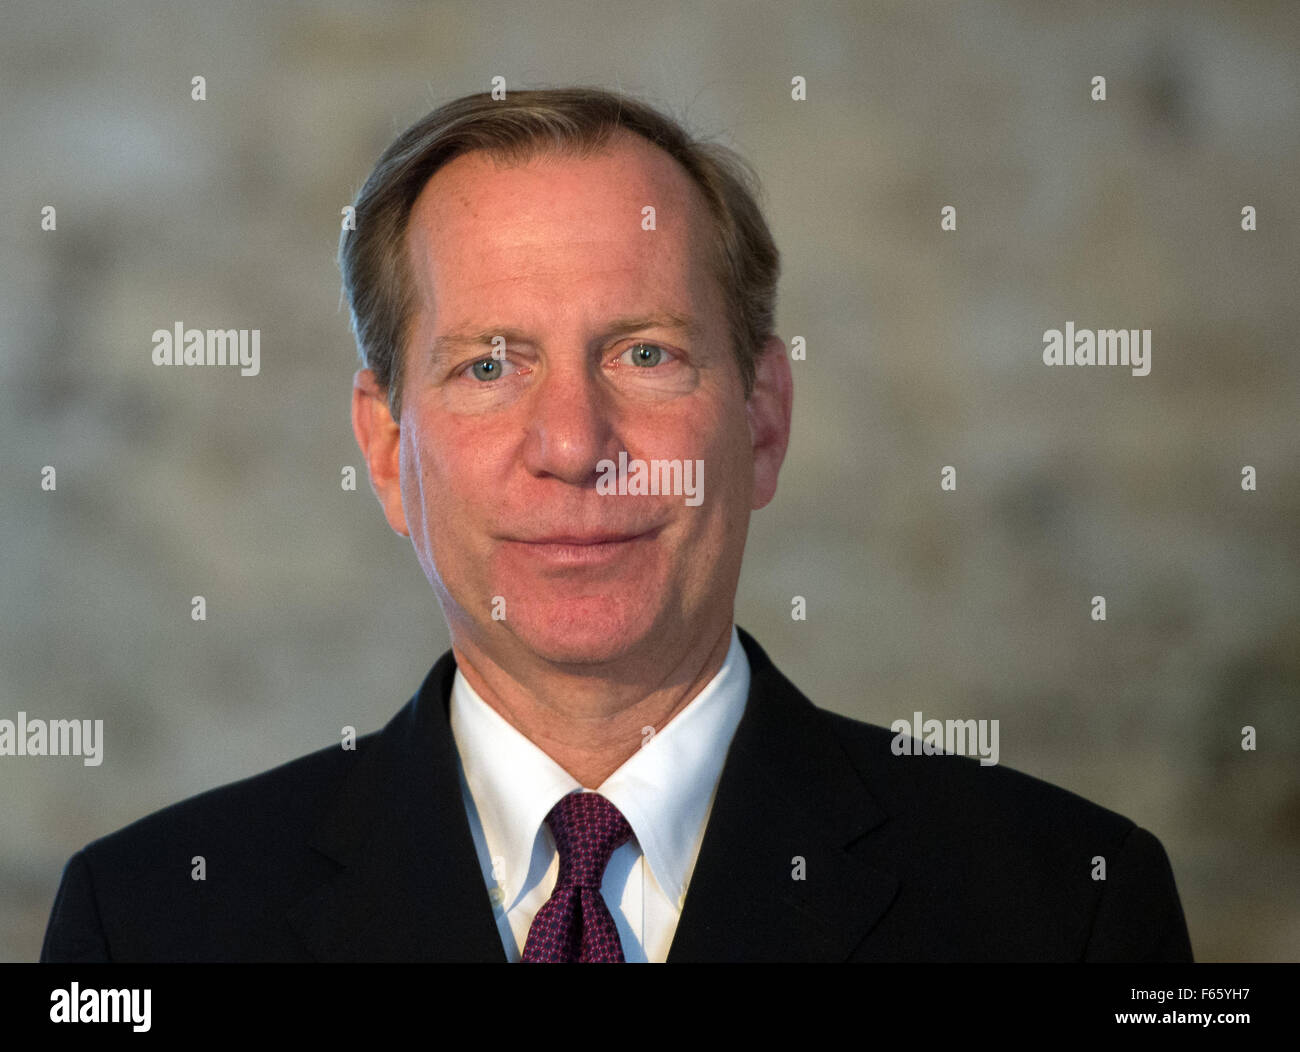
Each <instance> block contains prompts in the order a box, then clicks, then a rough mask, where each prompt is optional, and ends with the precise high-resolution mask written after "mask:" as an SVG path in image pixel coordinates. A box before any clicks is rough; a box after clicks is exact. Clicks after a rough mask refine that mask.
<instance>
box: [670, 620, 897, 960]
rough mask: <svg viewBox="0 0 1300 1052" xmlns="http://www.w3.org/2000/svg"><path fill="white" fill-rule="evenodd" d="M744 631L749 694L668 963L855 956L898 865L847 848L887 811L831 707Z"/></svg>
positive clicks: (890, 894)
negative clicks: (851, 755)
mask: <svg viewBox="0 0 1300 1052" xmlns="http://www.w3.org/2000/svg"><path fill="white" fill-rule="evenodd" d="M740 636H741V642H742V643H743V644H744V646H745V652H746V654H747V656H748V658H749V662H750V673H751V679H750V690H749V698H748V701H747V703H746V706H745V714H744V716H743V717H742V718H741V721H740V724H739V726H738V727H737V728H736V734H735V737H734V739H733V741H732V744H731V749H730V750H729V752H728V754H727V760H726V763H725V765H724V767H723V770H722V776H721V778H720V780H719V783H718V791H717V795H716V797H715V799H714V803H713V811H712V813H711V814H710V817H709V823H708V826H707V828H706V830H705V835H704V841H703V843H702V845H701V847H700V854H699V858H698V859H697V861H696V865H695V870H694V872H693V874H692V876H691V881H690V885H689V887H688V889H687V893H686V901H685V904H684V906H683V909H682V914H681V918H680V920H679V922H678V925H677V933H676V935H675V936H674V938H673V943H672V948H671V949H670V951H669V954H668V960H669V962H679V961H843V960H846V959H847V958H848V957H849V956H850V955H851V954H852V952H853V950H854V948H855V947H856V946H857V945H858V944H859V943H861V942H862V940H863V939H864V938H865V937H866V935H867V933H868V931H870V929H871V928H872V927H873V926H874V925H875V923H876V922H877V921H878V920H879V919H880V917H881V916H882V915H883V914H884V913H885V911H886V910H887V909H888V908H889V905H890V903H891V902H892V900H893V898H894V895H895V893H896V892H897V890H898V880H897V878H895V877H894V876H893V875H892V874H890V873H887V872H884V871H883V870H880V869H878V868H876V867H874V866H872V865H870V864H869V863H868V862H866V861H864V859H863V858H862V856H861V855H860V854H851V853H850V852H848V851H846V850H845V849H846V848H847V847H848V846H849V845H850V844H851V843H853V842H854V841H855V840H858V839H859V838H861V837H862V836H863V835H864V834H866V833H867V832H868V831H869V830H871V829H873V828H875V827H876V826H878V825H880V823H881V822H883V821H884V820H885V818H886V815H885V813H884V811H883V810H882V809H881V808H880V806H879V805H878V804H877V803H876V802H875V801H874V799H872V797H871V796H870V794H869V793H868V791H867V788H866V786H865V785H864V784H863V782H862V779H861V778H860V777H859V776H858V775H857V773H856V771H854V769H853V767H852V765H851V764H850V762H849V760H848V757H847V756H846V755H845V753H844V750H843V749H842V748H841V747H840V745H839V744H838V742H836V741H835V739H834V738H833V737H832V735H831V734H830V733H829V731H828V729H827V728H826V726H825V723H824V720H825V716H824V714H822V713H820V712H819V710H817V709H816V708H815V707H814V706H813V704H812V703H811V702H810V701H809V700H808V699H807V698H805V697H804V696H803V695H802V694H800V693H799V691H798V690H797V689H796V688H795V687H794V685H793V684H791V683H790V681H789V680H787V679H786V678H785V677H784V676H783V675H781V673H780V672H779V671H777V669H776V668H775V666H773V664H772V663H771V661H770V660H769V659H768V657H767V655H766V654H765V653H764V652H763V649H762V648H761V647H760V646H759V645H758V644H757V643H756V642H754V640H753V639H752V638H751V637H750V636H749V635H748V634H747V633H745V632H743V631H742V632H741V633H740ZM797 858H801V859H803V863H804V871H803V879H801V880H799V879H794V878H795V873H796V866H797V862H796V861H795V860H796V859H797Z"/></svg>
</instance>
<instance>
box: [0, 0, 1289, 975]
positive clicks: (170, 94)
mask: <svg viewBox="0 0 1300 1052" xmlns="http://www.w3.org/2000/svg"><path fill="white" fill-rule="evenodd" d="M1063 8H1064V5H1041V4H1034V3H1024V4H1015V3H987V4H985V3H981V4H962V5H944V4H907V5H894V4H888V5H883V4H882V5H877V4H866V3H851V4H827V3H806V4H802V5H798V6H797V7H796V5H789V4H781V5H773V6H767V5H759V4H725V3H712V4H708V5H707V6H704V5H693V4H675V5H667V4H649V5H640V4H639V5H620V4H607V3H603V2H598V3H565V4H554V3H537V4H531V5H520V6H519V8H517V9H516V8H515V7H513V6H503V5H501V4H497V3H489V2H484V0H473V2H469V3H450V4H437V5H427V6H426V5H407V4H396V5H374V6H370V7H366V8H362V7H358V6H354V5H344V4H331V3H323V4H322V3H317V4H312V5H310V6H305V5H304V6H297V5H291V4H273V5H271V4H267V5H259V4H240V5H218V4H213V3H208V2H197V0H186V2H172V3H166V4H156V5H145V4H131V3H119V4H113V5H85V6H82V5H75V4H66V3H65V4H57V5H54V4H47V3H44V2H39V0H22V2H17V3H7V4H6V5H5V7H4V11H3V14H2V15H0V20H2V21H0V29H2V30H3V31H2V32H0V99H3V111H2V116H0V121H2V122H3V123H2V124H0V142H2V143H3V149H2V150H0V188H2V190H3V196H4V204H5V207H4V209H3V213H2V215H0V224H2V228H3V239H2V240H0V264H2V265H3V270H4V274H5V280H4V282H3V283H0V378H2V390H0V443H2V448H3V455H2V456H0V493H2V494H3V497H2V500H0V536H2V537H3V543H2V545H0V604H3V617H2V619H0V718H10V719H12V718H14V717H15V716H16V714H17V712H18V711H20V710H22V711H25V712H27V713H28V714H29V715H31V716H34V717H41V718H45V719H54V718H79V719H103V720H104V721H105V738H106V744H105V761H104V763H103V765H102V766H101V767H98V768H88V767H84V766H83V765H82V764H81V761H80V760H79V759H76V758H69V757H64V758H53V757H47V758H44V759H38V758H31V757H0V959H15V960H24V959H34V958H35V957H36V955H37V953H38V952H39V946H40V938H41V934H42V932H43V929H44V925H45V920H46V917H47V915H48V911H49V908H50V905H51V903H52V901H53V896H54V892H55V889H56V887H57V884H58V880H59V876H60V872H61V868H62V865H63V863H64V862H65V861H66V859H67V858H68V856H69V855H70V854H71V853H72V852H73V851H75V850H76V849H77V848H79V847H81V846H82V845H83V844H84V843H86V842H87V841H88V840H90V839H93V838H95V837H97V836H100V835H103V834H105V833H108V832H110V831H112V830H114V829H116V828H118V827H120V826H122V825H124V824H125V823H127V822H129V821H132V820H133V819H135V818H137V817H140V816H141V815H143V814H145V813H147V812H149V811H152V810H155V809H157V808H159V807H161V806H164V805H166V804H168V803H171V802H173V801H176V800H178V799H180V798H182V797H184V796H187V795H190V794H192V793H195V792H198V791H200V790H203V789H206V788H209V787H212V786H215V785H218V784H221V783H224V782H228V781H231V780H234V779H235V778H239V777H243V776H245V775H249V774H253V773H256V772H258V771H261V770H264V769H266V768H268V767H270V766H272V765H274V764H277V763H279V762H281V761H284V760H287V759H290V758H292V757H294V756H297V755H300V754H302V753H305V752H308V751H310V750H313V749H316V748H319V747H322V746H325V745H328V744H331V743H336V742H337V741H338V734H339V728H340V727H341V726H342V725H343V724H348V723H351V724H354V725H356V726H357V727H358V728H359V729H360V730H362V731H369V730H372V729H375V728H377V727H379V726H382V724H383V723H384V722H386V721H387V719H388V718H389V716H390V715H391V714H392V713H393V712H394V711H396V709H397V708H398V707H399V706H400V705H401V704H402V703H403V702H404V701H405V700H406V699H407V698H408V697H409V695H410V694H411V693H412V692H413V690H414V689H415V687H416V686H417V685H418V684H419V682H420V680H421V678H422V677H423V675H424V673H425V671H426V670H427V668H428V666H429V665H430V664H431V663H432V662H433V660H434V659H435V658H436V657H437V655H438V654H439V653H441V651H442V650H443V649H444V648H445V645H446V641H447V640H446V630H445V628H444V626H443V623H442V620H441V616H440V614H439V612H438V609H437V606H436V603H435V602H434V599H433V596H432V593H431V591H430V589H429V586H428V583H427V582H426V580H425V579H424V577H423V575H422V574H421V572H420V569H419V567H418V565H417V563H416V560H415V557H414V555H413V553H412V552H411V550H410V547H409V542H407V541H405V540H404V539H402V538H399V537H397V536H395V535H394V534H392V533H391V532H390V530H389V529H388V527H387V525H386V524H385V522H384V520H383V517H382V515H381V513H380V510H379V508H378V506H377V504H376V502H375V501H374V499H373V497H372V496H371V494H370V492H369V488H368V486H367V485H366V484H365V483H364V481H363V482H362V484H361V485H360V487H359V489H358V490H357V491H356V492H352V493H349V492H344V491H342V490H341V488H340V486H339V476H340V469H341V468H342V467H343V466H344V465H348V464H352V465H356V466H357V467H358V469H359V470H363V467H362V465H361V460H360V457H359V454H358V453H357V451H356V449H355V445H354V441H353V438H352V434H351V429H350V425H349V417H348V404H349V391H350V380H351V375H352V370H353V368H354V353H355V352H354V349H353V346H352V343H351V340H350V336H349V334H348V331H347V325H346V314H345V313H344V312H342V311H340V309H339V281H338V273H337V269H336V267H335V263H334V252H335V248H336V244H337V239H338V231H339V211H340V209H341V208H342V206H343V205H344V204H346V203H347V202H348V201H349V200H350V198H351V197H352V195H353V194H354V192H355V191H356V189H357V188H358V187H359V186H360V184H361V182H362V181H363V180H364V178H365V176H366V175H367V173H368V172H369V169H370V167H371V165H372V164H373V162H374V160H375V159H376V157H377V156H378V154H379V152H380V150H381V149H382V148H383V147H384V145H385V144H386V143H387V142H388V141H389V139H390V138H391V137H392V136H393V135H395V134H396V133H397V132H398V131H400V130H401V129H402V128H404V127H405V126H406V125H407V124H409V123H410V122H411V121H413V120H415V119H416V118H418V117H419V116H421V115H422V114H423V113H425V112H426V111H427V110H429V109H431V108H432V107H433V106H435V105H437V104H439V103H441V102H444V101H446V100H448V99H450V98H453V97H455V96H458V95H461V94H464V93H467V92H471V91H481V90H486V89H487V88H488V87H489V82H490V78H491V77H492V76H494V75H497V74H500V75H503V76H505V77H506V78H507V81H508V84H509V85H510V86H511V87H514V88H522V87H544V86H553V85H560V84H568V83H588V84H597V85H602V86H608V87H622V88H624V89H625V90H628V91H631V92H633V93H636V94H640V95H642V96H643V97H645V98H647V99H648V100H649V101H651V102H654V103H657V104H659V105H661V106H662V107H664V108H665V109H667V110H668V111H669V112H671V113H673V114H674V115H676V116H678V117H679V118H682V119H684V120H686V121H687V122H688V123H689V124H691V125H692V126H693V127H694V128H695V129H696V130H697V131H700V132H703V133H705V134H708V135H711V136H716V137H720V138H722V139H723V141H726V142H729V143H730V144H731V145H733V146H735V147H737V148H738V149H740V150H741V152H742V153H744V154H745V155H746V156H747V157H748V158H749V159H750V160H751V161H752V162H753V163H754V165H755V166H756V168H757V170H758V172H759V174H760V175H761V177H762V178H763V180H764V183H765V187H766V192H767V206H768V212H769V218H770V221H771V223H772V226H773V229H774V232H775V235H776V238H777V242H778V245H779V246H780V248H781V250H782V252H783V256H784V271H785V277H784V279H783V281H782V286H781V297H780V305H779V312H778V331H779V333H780V335H781V336H782V337H783V338H785V339H786V340H787V341H789V340H790V339H791V338H792V337H793V336H795V335H801V336H803V337H805V339H806V340H807V341H808V347H809V352H808V360H807V361H805V362H798V363H795V364H794V370H795V383H796V400H795V431H794V436H793V440H792V443H791V448H790V454H789V459H788V461H787V464H786V469H785V472H784V475H783V481H782V486H781V490H780V492H779V493H778V496H777V499H776V501H775V502H774V504H773V505H771V506H770V507H769V508H768V509H766V510H765V511H763V512H761V513H759V514H758V515H757V516H756V517H755V519H754V522H753V526H752V529H751V538H750V546H749V549H748V552H747V561H746V571H745V575H744V578H743V581H742V586H741V592H740V596H739V600H738V620H739V622H740V623H741V624H742V625H744V626H745V627H747V628H748V629H750V630H751V631H752V632H753V633H754V634H755V635H756V636H757V637H758V639H759V640H760V641H761V642H762V643H763V644H764V645H765V647H766V648H767V649H768V651H769V653H771V654H772V656H773V658H774V659H775V660H776V662H777V663H778V664H779V665H780V666H781V667H782V668H783V670H784V671H785V672H786V673H787V674H788V675H789V676H790V677H791V678H792V679H793V680H794V681H795V682H796V683H797V684H799V685H800V686H801V687H802V688H803V690H804V691H805V693H807V694H808V695H809V696H811V697H812V698H813V699H814V700H815V701H817V702H818V703H819V704H821V705H823V706H825V707H827V708H831V709H835V710H837V711H840V712H844V713H848V714H851V715H854V716H857V717H860V718H863V719H867V720H871V721H873V722H877V723H882V724H888V723H890V722H891V721H892V720H894V719H895V718H898V717H900V716H901V717H910V714H911V713H912V712H913V711H914V710H918V709H919V710H921V711H922V712H923V713H925V714H926V715H927V716H936V717H939V718H949V717H957V718H975V719H998V720H1000V721H1001V743H1000V744H1001V762H1002V763H1003V764H1004V765H1007V766H1011V767H1016V768H1019V769H1021V770H1024V771H1027V772H1029V773H1032V774H1035V775H1038V776H1040V777H1042V778H1046V779H1048V780H1049V781H1052V782H1055V783H1058V784H1060V785H1064V786H1066V787H1068V788H1070V789H1073V790H1075V791H1076V792H1078V793H1081V794H1082V795H1084V796H1086V797H1089V798H1091V799H1093V800H1096V801H1097V802H1099V803H1101V804H1104V805H1105V806H1108V807H1110V808H1112V809H1114V810H1117V811H1119V812H1121V813H1122V814H1125V815H1127V816H1129V817H1131V818H1132V819H1134V820H1135V821H1137V822H1139V823H1140V824H1142V825H1144V826H1146V827H1148V828H1150V829H1152V830H1153V831H1154V832H1155V833H1156V834H1157V835H1158V836H1159V837H1160V838H1161V839H1162V840H1163V842H1164V844H1165V846H1166V848H1167V849H1168V851H1169V854H1170V856H1171V859H1172V861H1173V866H1174V871H1175V874H1176V875H1177V879H1178V884H1179V888H1180V891H1181V893H1182V896H1183V901H1184V905H1185V908H1186V911H1187V915H1188V923H1189V926H1190V929H1191V935H1192V943H1193V948H1194V950H1195V952H1196V955H1197V958H1198V959H1200V960H1234V959H1252V960H1279V959H1296V958H1297V957H1300V952H1297V951H1298V950H1300V865H1298V864H1297V863H1300V784H1298V776H1297V767H1298V765H1297V731H1298V729H1300V713H1298V711H1297V709H1298V703H1300V656H1298V654H1297V641H1298V640H1300V599H1298V596H1300V536H1298V535H1300V530H1297V521H1298V520H1300V472H1298V471H1297V464H1296V452H1297V448H1298V447H1300V443H1298V442H1297V430H1298V429H1297V426H1296V417H1297V408H1298V407H1300V360H1298V359H1297V346H1296V334H1297V333H1298V332H1300V307H1298V306H1297V296H1296V293H1295V282H1296V276H1297V273H1300V266H1298V263H1300V261H1298V259H1297V255H1298V253H1297V243H1298V237H1300V228H1298V220H1297V212H1296V205H1297V198H1296V174H1297V171H1298V170H1300V164H1298V162H1300V63H1298V61H1297V58H1296V56H1297V54H1298V53H1300V10H1298V9H1297V7H1296V6H1295V5H1293V4H1288V3H1278V4H1264V3H1254V4H1252V3H1237V4H1231V5H1227V4H1225V5H1222V6H1219V5H1211V4H1204V5H1199V6H1197V5H1178V6H1169V7H1166V6H1164V5H1156V6H1153V7H1152V8H1151V9H1149V10H1147V11H1141V12H1135V11H1134V10H1133V5H1131V4H1129V3H1121V2H1116V3H1110V4H1098V5H1070V8H1071V9H1070V10H1069V11H1066V10H1063ZM196 74H202V75H203V76H205V77H206V78H207V88H208V100H207V101H206V102H194V101H192V100H191V98H190V78H191V77H193V76H194V75H196ZM796 74H797V75H802V76H805V77H807V79H808V84H809V92H808V101H806V102H793V101H791V99H790V78H791V77H792V76H794V75H796ZM1095 74H1102V75H1105V76H1106V77H1107V84H1108V95H1109V98H1108V100H1107V101H1105V102H1101V103H1098V102H1093V101H1091V100H1090V98H1089V80H1090V78H1091V77H1092V76H1093V75H1095ZM46 204H53V205H55V206H56V207H57V209H58V230H57V231H56V232H53V233H50V232H42V231H41V229H40V222H39V219H40V209H41V207H42V206H43V205H46ZM946 204H952V205H954V206H956V208H957V210H958V230H957V232H956V233H944V232H942V231H941V230H940V228H939V210H940V208H941V207H942V206H943V205H946ZM1245 204H1251V205H1254V206H1255V207H1256V208H1257V210H1258V215H1259V229H1258V231H1257V232H1254V233H1245V232H1243V231H1242V230H1241V229H1240V225H1239V224H1240V210H1241V208H1242V206H1243V205H1245ZM1067 320H1072V321H1074V322H1076V323H1077V324H1078V325H1079V326H1080V327H1088V328H1108V327H1136V328H1150V329H1152V330H1153V355H1152V371H1151V375H1149V376H1147V377H1134V376H1132V375H1131V374H1130V373H1129V371H1128V370H1127V369H1121V368H1118V367H1116V368H1108V369H1107V368H1093V369H1065V368H1058V369H1048V368H1046V367H1045V366H1044V365H1043V364H1042V362H1041V358H1040V354H1041V346H1042V333H1043V331H1044V330H1045V329H1047V328H1053V327H1055V328H1059V327H1062V326H1063V325H1064V323H1065V322H1066V321H1067ZM176 321H184V322H185V323H186V324H187V325H194V326H199V327H208V326H212V327H236V328H260V329H261V331H262V371H261V375H259V376H257V377H256V378H245V377H241V376H239V375H238V372H237V370H231V369H224V370H222V369H176V370H167V369H158V368H155V367H154V366H153V365H152V364H151V362H150V351H151V348H152V344H151V341H150V334H151V333H152V331H153V330H154V329H155V328H159V327H170V326H171V325H172V324H173V323H174V322H176ZM46 464H53V465H55V466H56V467H57V468H58V483H59V485H58V490H57V492H56V493H45V492H43V491H42V490H41V488H40V486H39V478H40V471H41V468H42V466H43V465H46ZM945 464H952V465H955V466H956V467H957V469H958V489H957V491H956V492H955V493H941V492H940V490H939V485H938V481H939V470H940V468H941V467H942V466H943V465H945ZM1243 464H1251V465H1254V466H1255V467H1256V468H1257V469H1258V472H1259V489H1258V491H1257V492H1255V493H1243V492H1242V491H1241V489H1240V485H1239V472H1240V469H1241V466H1242V465H1243ZM195 594H202V595H204V596H206V597H207V601H208V621H207V622H206V623H204V624H196V623H193V622H192V621H191V620H190V617H189V598H190V596H192V595H195ZM794 594H799V595H804V596H806V597H807V599H808V609H809V618H808V620H807V621H806V622H798V623H796V622H792V621H791V620H790V616H789V611H790V597H791V596H792V595H794ZM1096 594H1101V595H1105V596H1106V597H1107V602H1108V620H1107V621H1106V622H1105V623H1094V622H1093V621H1091V620H1090V618H1089V600H1090V597H1091V596H1093V595H1096ZM1246 724H1250V725H1253V726H1255V727H1256V728H1257V729H1258V733H1259V748H1258V750H1257V751H1255V752H1243V751H1242V750H1241V748H1240V744H1239V742H1240V734H1241V728H1242V726H1243V725H1246Z"/></svg>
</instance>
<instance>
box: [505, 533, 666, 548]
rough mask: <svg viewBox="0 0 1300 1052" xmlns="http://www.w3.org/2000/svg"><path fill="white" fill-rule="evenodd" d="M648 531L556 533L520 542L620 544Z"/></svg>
mask: <svg viewBox="0 0 1300 1052" xmlns="http://www.w3.org/2000/svg"><path fill="white" fill-rule="evenodd" d="M646 532H648V531H640V532H635V533H556V534H552V535H550V536H547V537H521V538H519V543H520V544H564V545H570V546H584V545H591V544H618V543H619V542H621V541H633V540H636V539H637V538H638V537H641V536H644V534H645V533H646Z"/></svg>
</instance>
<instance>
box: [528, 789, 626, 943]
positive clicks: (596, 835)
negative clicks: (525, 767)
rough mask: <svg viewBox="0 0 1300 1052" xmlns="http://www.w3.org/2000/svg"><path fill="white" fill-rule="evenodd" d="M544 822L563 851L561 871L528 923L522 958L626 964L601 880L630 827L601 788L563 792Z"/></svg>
mask: <svg viewBox="0 0 1300 1052" xmlns="http://www.w3.org/2000/svg"><path fill="white" fill-rule="evenodd" d="M546 824H547V825H548V826H550V827H551V833H552V834H553V835H554V837H555V847H556V850H557V851H558V852H559V854H560V875H559V877H558V879H557V880H556V882H555V890H554V891H553V892H551V897H550V898H549V899H547V900H546V902H544V903H543V904H542V908H541V909H539V910H538V911H537V915H536V916H535V917H533V923H532V925H531V926H530V927H529V928H528V940H527V941H526V942H525V943H524V955H523V958H522V959H523V960H524V961H580V962H584V963H586V962H603V963H611V962H612V963H617V964H622V963H623V945H622V943H620V942H619V941H618V929H617V928H616V927H615V926H614V918H613V917H611V916H610V915H609V909H608V907H606V905H605V900H604V899H603V898H601V895H600V882H601V880H602V879H603V878H604V876H605V867H606V866H607V865H609V858H610V856H611V855H612V854H613V853H614V849H615V848H617V847H619V846H620V845H621V844H625V843H627V841H628V840H630V839H631V837H632V827H631V826H630V825H628V823H627V819H626V818H624V817H623V813H622V812H621V811H620V810H619V809H618V808H617V807H615V806H614V805H613V804H611V803H610V802H609V801H608V800H606V799H605V798H604V797H603V796H601V795H600V794H599V793H585V792H574V793H570V794H569V795H568V796H566V797H563V798H562V799H561V800H560V802H559V803H557V804H556V805H555V806H554V807H552V808H551V812H550V814H548V815H547V816H546Z"/></svg>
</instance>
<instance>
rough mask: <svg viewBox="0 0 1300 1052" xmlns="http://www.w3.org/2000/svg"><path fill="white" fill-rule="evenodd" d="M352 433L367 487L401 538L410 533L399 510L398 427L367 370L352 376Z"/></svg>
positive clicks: (399, 452) (399, 449) (382, 393)
mask: <svg viewBox="0 0 1300 1052" xmlns="http://www.w3.org/2000/svg"><path fill="white" fill-rule="evenodd" d="M352 433H353V434H354V435H356V436H357V445H358V446H360V447H361V455H362V456H363V457H365V459H366V468H367V470H368V471H369V472H370V488H371V489H372V490H374V492H375V496H376V497H378V498H379V504H380V506H381V507H382V508H383V509H384V516H385V517H386V518H387V519H388V525H389V526H391V527H392V528H393V529H394V530H396V531H397V532H398V533H400V534H401V535H402V536H403V537H409V536H410V535H411V532H410V530H409V529H407V526H406V513H405V512H404V511H403V510H402V470H401V457H402V449H401V447H402V441H401V440H402V430H401V427H400V425H399V424H398V423H397V421H395V420H394V419H393V414H392V412H391V411H390V410H389V408H388V392H387V391H386V390H384V388H382V387H380V386H379V384H378V383H377V382H376V381H375V374H374V373H373V372H372V371H371V370H369V369H359V370H357V374H356V375H355V376H354V377H353V378H352Z"/></svg>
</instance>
